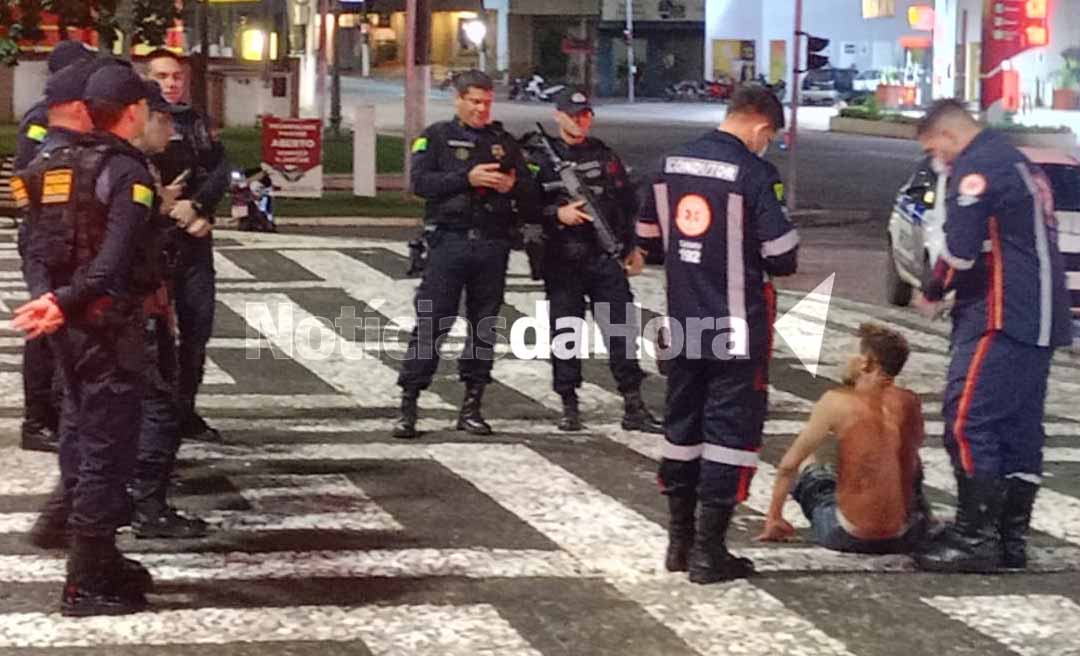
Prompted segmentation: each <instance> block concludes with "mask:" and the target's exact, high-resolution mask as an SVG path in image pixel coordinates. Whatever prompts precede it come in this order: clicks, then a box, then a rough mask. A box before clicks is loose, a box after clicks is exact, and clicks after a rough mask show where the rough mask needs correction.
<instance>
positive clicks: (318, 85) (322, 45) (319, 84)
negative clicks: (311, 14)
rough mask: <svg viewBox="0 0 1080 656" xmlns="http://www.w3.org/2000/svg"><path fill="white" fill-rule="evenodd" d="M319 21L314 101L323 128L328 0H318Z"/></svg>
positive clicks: (324, 120) (324, 122)
mask: <svg viewBox="0 0 1080 656" xmlns="http://www.w3.org/2000/svg"><path fill="white" fill-rule="evenodd" d="M318 10H319V20H318V21H317V22H316V23H315V24H316V25H318V26H319V27H318V29H319V40H318V41H317V42H316V43H318V44H319V48H318V51H319V59H318V66H317V69H316V70H317V71H318V72H317V73H316V76H315V77H316V80H315V99H316V102H317V103H318V104H319V123H320V124H321V125H322V126H323V127H324V128H325V126H326V60H327V50H326V21H327V19H329V18H330V17H329V16H328V14H329V10H330V0H319V5H318Z"/></svg>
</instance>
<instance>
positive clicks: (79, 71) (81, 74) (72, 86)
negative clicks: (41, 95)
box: [45, 56, 131, 107]
mask: <svg viewBox="0 0 1080 656" xmlns="http://www.w3.org/2000/svg"><path fill="white" fill-rule="evenodd" d="M106 66H127V67H129V68H130V67H131V64H130V63H129V62H127V61H124V60H123V59H117V58H115V57H111V56H106V57H92V58H91V59H87V60H84V61H79V62H75V63H74V64H71V65H70V66H67V67H64V68H62V69H60V70H59V71H56V72H55V73H53V74H52V75H50V76H49V79H48V80H46V82H45V103H46V104H47V105H48V106H49V107H52V106H54V105H62V104H64V103H69V102H74V101H76V100H83V96H84V94H85V93H86V82H87V80H89V79H90V76H91V75H93V74H94V73H95V72H97V71H98V70H99V69H101V68H104V67H106Z"/></svg>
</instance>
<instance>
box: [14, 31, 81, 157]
mask: <svg viewBox="0 0 1080 656" xmlns="http://www.w3.org/2000/svg"><path fill="white" fill-rule="evenodd" d="M93 56H94V51H93V49H91V48H90V47H89V46H87V45H86V44H85V43H82V42H81V41H61V42H60V43H58V44H56V47H55V48H53V51H52V52H51V53H49V62H48V67H49V75H50V76H51V75H54V74H56V73H57V72H59V71H61V70H63V69H65V68H67V67H68V66H70V65H71V64H76V63H78V62H82V61H86V60H88V59H90V58H92V57H93ZM48 109H49V106H48V103H47V101H46V99H45V98H42V99H41V100H39V101H38V102H36V103H34V104H33V105H31V107H30V109H28V110H27V111H26V114H24V115H23V117H22V120H21V121H19V128H18V132H17V137H16V141H15V170H16V171H18V170H19V169H23V168H26V165H27V164H29V163H30V160H32V159H33V158H34V155H36V154H37V152H38V150H40V148H41V145H42V143H44V141H45V136H46V134H48V130H49V117H48Z"/></svg>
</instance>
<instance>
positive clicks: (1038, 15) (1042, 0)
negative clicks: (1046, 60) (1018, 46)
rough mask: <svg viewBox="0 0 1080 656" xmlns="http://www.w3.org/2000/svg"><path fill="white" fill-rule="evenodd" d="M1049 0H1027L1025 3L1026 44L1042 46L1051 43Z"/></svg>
mask: <svg viewBox="0 0 1080 656" xmlns="http://www.w3.org/2000/svg"><path fill="white" fill-rule="evenodd" d="M1048 3H1049V0H1027V1H1026V2H1025V3H1024V45H1025V46H1026V47H1028V48H1041V47H1043V46H1046V45H1049V44H1050V22H1049V12H1048V11H1047V4H1048Z"/></svg>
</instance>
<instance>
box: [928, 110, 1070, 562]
mask: <svg viewBox="0 0 1080 656" xmlns="http://www.w3.org/2000/svg"><path fill="white" fill-rule="evenodd" d="M919 141H920V142H921V143H922V146H923V148H924V149H925V150H926V151H927V152H928V153H930V154H931V155H933V156H934V157H935V158H936V159H937V160H939V161H940V162H942V163H944V164H946V165H948V166H950V167H951V172H950V177H949V187H948V192H947V202H946V211H947V214H946V219H945V225H944V232H945V247H944V249H943V250H942V254H941V257H940V258H939V260H938V262H937V263H936V266H935V267H934V269H933V273H932V277H931V278H930V279H929V280H927V281H926V282H925V284H924V285H923V292H922V294H924V295H925V297H917V298H916V302H917V305H918V306H919V307H920V308H921V309H922V310H923V311H925V312H927V313H928V314H932V313H935V312H936V311H937V310H936V306H937V303H939V302H940V300H941V299H942V297H943V295H944V294H945V293H946V292H950V291H952V292H955V294H956V298H955V304H954V306H953V309H952V323H953V328H952V336H951V340H950V342H951V344H950V353H951V361H950V363H949V372H948V381H947V383H946V386H945V398H944V401H943V404H942V415H943V417H944V419H945V435H944V441H945V447H946V449H947V450H948V453H949V456H950V458H951V460H952V464H953V469H954V470H955V473H956V485H957V491H958V497H959V498H958V500H957V501H958V508H957V512H956V521H955V523H954V524H953V525H951V526H950V527H949V528H948V529H947V530H946V531H944V532H943V533H942V534H941V535H940V537H939V538H938V539H935V540H934V541H932V542H931V543H929V544H928V545H927V546H926V548H925V549H924V550H923V552H922V553H920V554H918V555H917V556H916V561H917V562H918V564H919V566H920V567H922V568H923V569H926V570H931V571H946V572H955V571H964V572H990V571H993V570H995V569H997V568H998V567H999V566H1002V565H1004V566H1005V567H1008V568H1022V567H1024V566H1025V565H1026V556H1025V534H1026V532H1027V529H1028V524H1029V522H1030V520H1031V509H1032V505H1033V504H1034V502H1035V496H1036V494H1037V493H1038V489H1039V483H1040V482H1041V477H1042V448H1043V444H1044V442H1045V440H1046V435H1045V433H1044V431H1043V424H1042V422H1043V405H1044V401H1045V398H1046V386H1047V379H1048V377H1049V374H1050V360H1051V357H1052V355H1053V351H1054V349H1055V348H1057V347H1061V346H1068V345H1069V343H1070V341H1071V339H1070V338H1071V335H1070V325H1069V297H1068V291H1067V288H1066V285H1065V274H1064V262H1063V259H1062V256H1061V254H1060V252H1059V251H1058V246H1057V244H1058V235H1057V221H1056V219H1055V216H1054V199H1053V193H1052V191H1051V188H1050V184H1049V182H1048V180H1047V179H1046V177H1045V175H1044V174H1043V173H1042V172H1041V171H1040V170H1039V169H1038V167H1036V166H1033V165H1032V164H1031V163H1030V162H1029V161H1028V160H1027V158H1025V157H1024V155H1023V154H1022V153H1021V152H1020V151H1018V150H1017V149H1016V148H1015V147H1014V146H1013V145H1012V144H1010V143H1009V142H1008V140H1007V139H1006V138H1005V137H1004V136H1003V135H1001V134H998V133H995V132H992V131H989V130H984V129H982V128H981V126H980V125H979V124H978V123H976V122H975V120H974V119H973V118H972V117H971V116H970V115H969V114H968V113H967V111H966V110H965V109H964V106H963V105H961V104H960V103H957V102H956V101H952V100H947V101H941V102H939V103H937V104H935V105H934V107H933V108H931V110H930V111H929V112H928V113H927V115H926V117H925V118H924V119H923V120H922V122H921V123H920V126H919Z"/></svg>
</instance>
